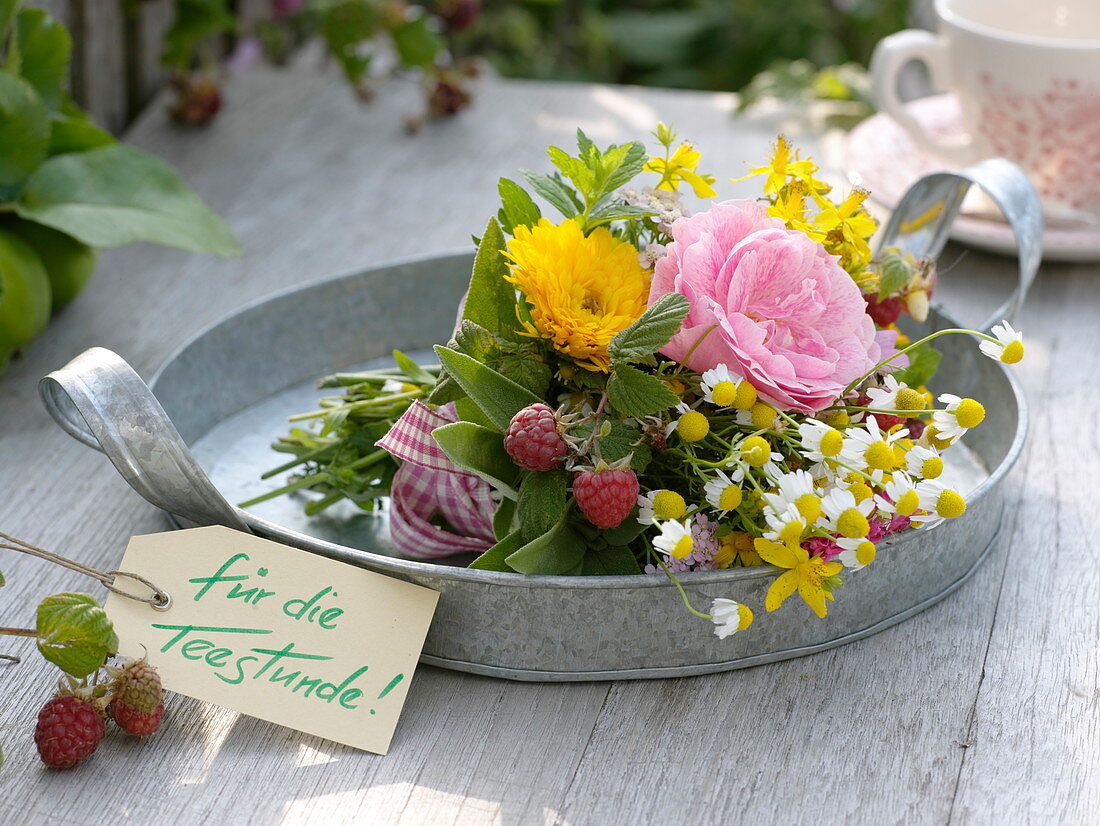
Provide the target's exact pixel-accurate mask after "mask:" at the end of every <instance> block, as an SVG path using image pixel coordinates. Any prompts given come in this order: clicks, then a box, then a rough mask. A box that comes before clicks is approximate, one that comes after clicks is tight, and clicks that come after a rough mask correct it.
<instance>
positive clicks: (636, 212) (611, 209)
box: [588, 199, 657, 227]
mask: <svg viewBox="0 0 1100 826" xmlns="http://www.w3.org/2000/svg"><path fill="white" fill-rule="evenodd" d="M656 214H657V213H656V212H654V211H653V210H652V209H646V208H645V207H640V206H634V205H633V204H628V203H627V202H626V201H623V200H620V199H616V200H611V201H607V202H606V203H604V204H603V205H601V206H600V207H598V208H596V209H594V210H592V212H591V213H590V214H589V216H588V226H590V227H596V226H599V225H600V224H606V223H608V222H609V221H618V220H621V219H623V218H638V217H640V216H645V215H656Z"/></svg>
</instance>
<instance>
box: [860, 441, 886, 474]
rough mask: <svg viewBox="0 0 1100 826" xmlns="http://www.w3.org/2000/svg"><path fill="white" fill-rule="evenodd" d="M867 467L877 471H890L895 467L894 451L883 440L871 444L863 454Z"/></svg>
mask: <svg viewBox="0 0 1100 826" xmlns="http://www.w3.org/2000/svg"><path fill="white" fill-rule="evenodd" d="M863 458H864V460H865V461H866V462H867V466H868V467H871V468H874V469H875V470H890V469H891V468H892V467H893V466H894V449H893V448H892V447H890V445H889V444H887V443H886V442H885V441H883V440H882V439H879V440H878V441H877V442H871V444H870V446H869V447H868V448H867V450H865V451H864V453H863Z"/></svg>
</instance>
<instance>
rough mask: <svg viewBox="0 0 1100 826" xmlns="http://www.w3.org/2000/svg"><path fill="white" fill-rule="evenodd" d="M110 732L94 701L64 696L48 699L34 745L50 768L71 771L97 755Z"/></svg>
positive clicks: (36, 728)
mask: <svg viewBox="0 0 1100 826" xmlns="http://www.w3.org/2000/svg"><path fill="white" fill-rule="evenodd" d="M106 731H107V728H106V726H105V725H104V723H103V718H102V717H101V716H100V714H99V712H98V711H97V710H96V708H95V706H94V705H93V704H92V703H91V701H89V700H84V699H79V698H77V697H72V696H69V695H67V694H62V695H58V696H56V697H53V698H51V699H50V700H48V701H47V702H46V704H45V705H44V706H42V710H41V711H39V712H38V723H37V724H36V725H35V727H34V744H35V745H36V746H37V747H38V755H39V757H41V758H42V762H43V763H45V764H46V765H47V766H50V767H51V768H55V769H71V768H73V767H74V766H79V765H80V764H81V763H82V762H84V760H86V759H87V758H88V757H90V756H91V755H92V753H93V752H95V750H96V749H97V748H98V747H99V743H100V741H101V740H102V739H103V735H104V734H105V733H106Z"/></svg>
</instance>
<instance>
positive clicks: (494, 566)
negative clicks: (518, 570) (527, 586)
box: [469, 500, 524, 574]
mask: <svg viewBox="0 0 1100 826" xmlns="http://www.w3.org/2000/svg"><path fill="white" fill-rule="evenodd" d="M505 501H508V500H505ZM523 541H524V540H523V536H522V535H521V534H520V532H519V531H513V532H512V533H510V534H508V535H507V536H506V537H504V538H503V539H501V540H500V541H499V542H497V544H496V545H494V546H493V547H491V548H490V549H489V550H487V551H486V552H485V553H483V554H482V555H481V556H479V557H478V558H477V559H475V560H474V561H473V562H471V563H470V565H469V567H471V568H476V569H477V570H479V571H504V572H505V573H513V574H514V573H515V570H513V569H512V568H510V567H509V566H508V563H507V562H505V561H504V560H506V559H507V558H508V557H509V556H511V555H512V554H514V553H515V552H516V551H518V550H519V549H520V548H522V547H523Z"/></svg>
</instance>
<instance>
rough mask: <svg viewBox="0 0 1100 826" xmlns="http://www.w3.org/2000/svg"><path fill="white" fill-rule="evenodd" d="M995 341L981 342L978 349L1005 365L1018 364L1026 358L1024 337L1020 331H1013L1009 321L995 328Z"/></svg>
mask: <svg viewBox="0 0 1100 826" xmlns="http://www.w3.org/2000/svg"><path fill="white" fill-rule="evenodd" d="M992 332H993V336H994V337H995V338H996V339H997V340H996V341H995V342H994V341H984V340H983V341H981V342H979V343H978V349H979V350H981V351H982V353H983V354H985V355H987V356H989V358H991V359H993V360H994V361H1000V362H1003V363H1004V364H1016V363H1017V362H1018V361H1019V360H1020V359H1022V358H1023V357H1024V337H1023V335H1021V334H1020V333H1019V332H1018V331H1016V330H1014V329H1012V325H1011V324H1009V323H1008V322H1007V321H1002V322H1001V323H1000V324H998V325H996V326H995V327H994V328H993V331H992Z"/></svg>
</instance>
